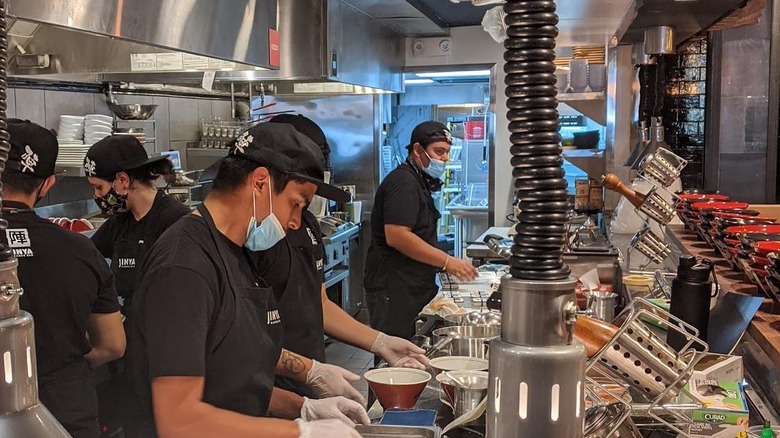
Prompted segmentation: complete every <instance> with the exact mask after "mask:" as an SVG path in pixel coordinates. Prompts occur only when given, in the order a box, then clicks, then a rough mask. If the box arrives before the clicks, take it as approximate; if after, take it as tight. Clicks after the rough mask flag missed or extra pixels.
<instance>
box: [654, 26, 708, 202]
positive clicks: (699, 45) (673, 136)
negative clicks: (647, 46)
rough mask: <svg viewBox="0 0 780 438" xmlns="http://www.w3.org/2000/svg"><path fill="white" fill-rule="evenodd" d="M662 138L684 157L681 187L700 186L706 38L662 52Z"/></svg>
mask: <svg viewBox="0 0 780 438" xmlns="http://www.w3.org/2000/svg"><path fill="white" fill-rule="evenodd" d="M664 61H665V72H664V74H665V77H666V98H665V99H664V109H663V118H664V124H665V127H666V132H665V134H664V135H665V140H666V142H667V143H668V144H669V146H670V147H671V149H672V151H673V152H674V153H676V154H677V155H679V156H681V157H682V158H684V159H686V160H688V166H687V167H686V168H685V169H684V170H683V173H682V175H681V179H682V183H683V188H686V189H689V188H702V187H703V186H704V150H705V144H704V123H705V122H704V113H705V111H704V109H705V106H706V103H707V101H706V96H705V93H706V89H707V40H701V41H698V42H696V43H694V44H692V45H690V46H689V47H688V48H687V49H686V50H685V51H684V52H682V53H680V54H677V55H669V56H666V57H665V59H664Z"/></svg>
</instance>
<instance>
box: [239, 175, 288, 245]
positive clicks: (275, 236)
mask: <svg viewBox="0 0 780 438" xmlns="http://www.w3.org/2000/svg"><path fill="white" fill-rule="evenodd" d="M268 200H269V201H270V203H271V213H269V214H268V216H266V217H265V219H263V221H262V222H260V225H259V226H258V225H257V218H256V217H255V211H256V210H255V191H254V190H252V218H251V219H249V227H248V228H247V230H246V242H244V246H245V247H246V248H247V249H248V250H250V251H265V250H267V249H270V248H271V247H273V246H274V245H276V244H277V243H279V241H280V240H282V239H284V236H285V235H286V233H285V231H284V227H283V226H282V224H281V222H279V218H277V217H276V215H275V214H274V202H273V197H272V196H271V186H270V182H269V186H268Z"/></svg>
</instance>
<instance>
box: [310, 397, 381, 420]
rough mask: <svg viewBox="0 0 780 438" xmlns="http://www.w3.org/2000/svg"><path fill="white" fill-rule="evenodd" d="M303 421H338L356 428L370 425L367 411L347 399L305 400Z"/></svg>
mask: <svg viewBox="0 0 780 438" xmlns="http://www.w3.org/2000/svg"><path fill="white" fill-rule="evenodd" d="M301 419H302V420H303V421H313V420H327V419H336V420H339V421H341V422H342V423H344V424H346V425H348V426H350V427H355V424H356V423H357V424H370V423H371V420H370V419H369V418H368V413H366V410H365V409H364V408H363V406H361V405H360V404H358V402H356V401H353V400H350V399H348V398H345V397H331V398H323V399H320V400H312V399H310V398H308V397H304V398H303V406H302V407H301Z"/></svg>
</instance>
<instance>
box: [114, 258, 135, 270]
mask: <svg viewBox="0 0 780 438" xmlns="http://www.w3.org/2000/svg"><path fill="white" fill-rule="evenodd" d="M117 265H118V266H119V269H135V259H134V258H120V259H117Z"/></svg>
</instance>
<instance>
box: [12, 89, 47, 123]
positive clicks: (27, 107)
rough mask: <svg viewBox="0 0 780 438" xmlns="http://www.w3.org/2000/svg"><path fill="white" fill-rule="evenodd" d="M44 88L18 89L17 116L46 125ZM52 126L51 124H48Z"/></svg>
mask: <svg viewBox="0 0 780 438" xmlns="http://www.w3.org/2000/svg"><path fill="white" fill-rule="evenodd" d="M44 108H45V101H44V98H43V90H25V89H18V90H16V117H17V118H20V119H24V120H29V121H31V122H35V123H38V124H40V125H44V124H45V123H46V111H45V110H44ZM47 128H51V126H47Z"/></svg>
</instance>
